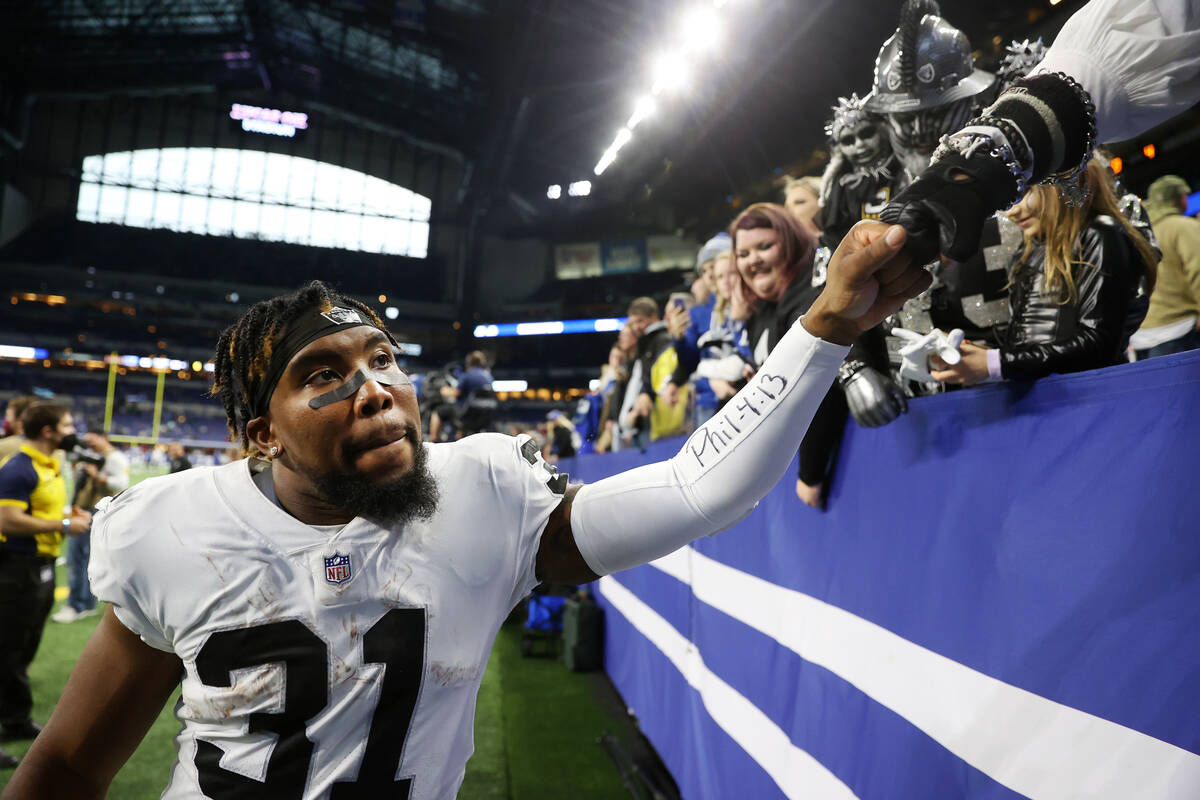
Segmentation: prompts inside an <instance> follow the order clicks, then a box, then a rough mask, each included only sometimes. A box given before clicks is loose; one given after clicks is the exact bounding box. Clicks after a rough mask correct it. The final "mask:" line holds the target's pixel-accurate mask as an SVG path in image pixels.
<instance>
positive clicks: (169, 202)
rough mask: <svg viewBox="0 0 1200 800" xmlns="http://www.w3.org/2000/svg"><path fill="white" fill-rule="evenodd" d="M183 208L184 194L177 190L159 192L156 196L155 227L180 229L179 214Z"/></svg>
mask: <svg viewBox="0 0 1200 800" xmlns="http://www.w3.org/2000/svg"><path fill="white" fill-rule="evenodd" d="M182 208H183V195H180V194H177V193H175V192H159V193H158V196H157V197H155V198H154V221H153V222H152V223H151V225H152V226H153V227H155V228H170V229H171V230H173V231H174V230H179V214H180V212H181V210H182Z"/></svg>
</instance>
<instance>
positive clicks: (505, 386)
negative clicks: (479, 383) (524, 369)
mask: <svg viewBox="0 0 1200 800" xmlns="http://www.w3.org/2000/svg"><path fill="white" fill-rule="evenodd" d="M528 388H529V381H492V391H493V392H523V391H525V390H526V389H528Z"/></svg>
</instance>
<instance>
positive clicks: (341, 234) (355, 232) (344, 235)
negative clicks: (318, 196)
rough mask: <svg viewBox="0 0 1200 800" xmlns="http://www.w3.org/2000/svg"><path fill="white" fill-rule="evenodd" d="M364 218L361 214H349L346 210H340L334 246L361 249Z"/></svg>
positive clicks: (344, 248)
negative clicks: (360, 242) (360, 241)
mask: <svg viewBox="0 0 1200 800" xmlns="http://www.w3.org/2000/svg"><path fill="white" fill-rule="evenodd" d="M362 223H363V218H362V216H361V215H359V214H347V213H346V212H344V211H340V212H338V218H337V235H336V236H335V237H334V242H333V246H334V247H340V248H342V249H343V250H359V249H361V248H360V247H359V240H360V239H361V235H362Z"/></svg>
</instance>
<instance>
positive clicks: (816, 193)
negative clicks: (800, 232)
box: [783, 175, 821, 239]
mask: <svg viewBox="0 0 1200 800" xmlns="http://www.w3.org/2000/svg"><path fill="white" fill-rule="evenodd" d="M783 207H784V208H786V209H787V210H788V213H789V214H791V215H792V216H793V217H795V218H796V219H797V220H799V221H800V226H801V227H802V228H804V230H805V231H807V232H808V233H809V234H810V235H811V236H812V237H813V238H814V239H815V238H817V237H818V236H820V235H821V229H820V227H819V226H818V224H817V219H816V217H817V213H818V212H819V211H820V210H821V179H820V178H818V177H817V176H815V175H805V176H804V177H802V178H788V179H787V183H786V184H784V187H783Z"/></svg>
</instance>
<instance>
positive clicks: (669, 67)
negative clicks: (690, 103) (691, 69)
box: [650, 52, 689, 95]
mask: <svg viewBox="0 0 1200 800" xmlns="http://www.w3.org/2000/svg"><path fill="white" fill-rule="evenodd" d="M688 82H689V75H688V65H687V61H685V60H684V58H683V56H681V55H680V54H679V53H674V52H668V53H663V54H662V55H660V56H659V57H658V59H657V60H656V61H655V62H654V86H653V88H651V89H650V93H651V94H653V95H659V94H662V93H663V92H664V91H672V92H674V91H680V90H682V89H683V88H684V87H685V86H687V85H688Z"/></svg>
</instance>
